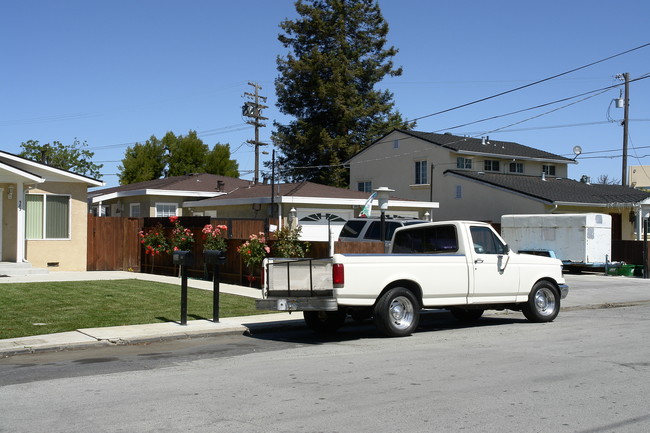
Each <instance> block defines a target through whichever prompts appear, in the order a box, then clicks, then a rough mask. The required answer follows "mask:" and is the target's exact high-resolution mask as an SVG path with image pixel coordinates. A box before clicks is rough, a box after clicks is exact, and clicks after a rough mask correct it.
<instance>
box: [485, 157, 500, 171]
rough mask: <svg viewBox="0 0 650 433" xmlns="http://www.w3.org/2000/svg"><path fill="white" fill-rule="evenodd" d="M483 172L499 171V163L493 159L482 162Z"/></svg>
mask: <svg viewBox="0 0 650 433" xmlns="http://www.w3.org/2000/svg"><path fill="white" fill-rule="evenodd" d="M483 170H485V171H499V161H497V160H494V159H486V160H485V161H484V162H483Z"/></svg>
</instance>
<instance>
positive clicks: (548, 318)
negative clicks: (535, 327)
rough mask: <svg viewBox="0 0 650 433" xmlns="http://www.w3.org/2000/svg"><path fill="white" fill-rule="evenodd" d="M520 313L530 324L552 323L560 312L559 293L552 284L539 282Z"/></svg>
mask: <svg viewBox="0 0 650 433" xmlns="http://www.w3.org/2000/svg"><path fill="white" fill-rule="evenodd" d="M521 311H522V313H524V316H526V319H528V320H530V321H531V322H537V323H542V322H552V321H553V320H554V319H555V318H556V317H557V315H558V313H559V312H560V293H559V292H558V290H557V288H556V287H555V286H554V285H553V284H552V283H550V282H548V281H539V282H538V283H536V284H535V285H534V286H533V290H531V291H530V295H528V301H527V302H526V303H525V304H524V305H523V306H522V308H521Z"/></svg>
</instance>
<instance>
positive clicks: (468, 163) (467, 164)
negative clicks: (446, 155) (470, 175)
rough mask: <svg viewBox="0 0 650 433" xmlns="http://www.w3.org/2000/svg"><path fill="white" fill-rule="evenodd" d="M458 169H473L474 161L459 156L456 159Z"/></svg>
mask: <svg viewBox="0 0 650 433" xmlns="http://www.w3.org/2000/svg"><path fill="white" fill-rule="evenodd" d="M456 168H462V169H470V170H471V168H472V160H471V159H470V158H463V157H462V156H459V157H458V158H456Z"/></svg>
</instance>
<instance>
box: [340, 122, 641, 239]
mask: <svg viewBox="0 0 650 433" xmlns="http://www.w3.org/2000/svg"><path fill="white" fill-rule="evenodd" d="M348 164H349V165H350V185H351V188H353V189H357V190H360V191H368V190H371V189H373V188H375V187H376V186H379V185H382V186H387V187H389V188H392V189H394V190H395V193H394V194H395V195H397V196H400V197H404V198H407V199H412V200H427V199H428V200H429V201H436V202H438V203H440V207H439V208H438V209H436V210H435V211H434V212H433V217H434V219H435V220H446V219H472V220H480V221H486V222H490V223H492V224H494V225H496V226H498V225H499V224H500V221H501V216H502V215H505V214H536V213H542V214H543V213H576V212H578V213H583V212H585V213H586V212H598V213H608V214H611V215H612V234H613V238H614V239H636V238H638V237H639V235H640V233H639V230H638V228H639V227H640V226H641V218H642V215H644V214H646V213H647V212H648V211H650V200H649V198H650V193H648V192H645V191H640V190H637V189H634V188H629V187H624V186H619V185H595V184H589V183H581V182H577V181H575V180H570V179H568V166H569V165H570V164H576V161H575V160H574V159H570V158H566V157H563V156H560V155H555V154H552V153H549V152H545V151H543V150H538V149H534V148H531V147H528V146H524V145H522V144H519V143H514V142H505V141H497V140H491V139H490V138H489V137H485V138H470V137H462V136H456V135H451V134H448V133H447V134H435V133H427V132H418V131H404V130H394V131H392V132H390V133H389V134H387V135H386V136H384V137H382V138H380V139H378V140H377V141H376V142H374V143H372V144H371V145H370V146H368V147H367V148H365V149H364V150H362V151H361V152H359V153H358V154H356V155H355V156H353V157H352V158H350V160H349V161H348Z"/></svg>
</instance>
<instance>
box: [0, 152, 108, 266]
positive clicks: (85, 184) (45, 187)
mask: <svg viewBox="0 0 650 433" xmlns="http://www.w3.org/2000/svg"><path fill="white" fill-rule="evenodd" d="M101 185H103V182H101V181H99V180H97V179H92V178H89V177H86V176H82V175H78V174H75V173H71V172H68V171H65V170H60V169H58V168H54V167H50V166H48V165H46V164H41V163H38V162H34V161H30V160H28V159H25V158H21V157H19V156H17V155H13V154H10V153H7V152H3V151H0V218H1V219H2V223H1V224H0V232H1V234H0V237H1V238H2V242H0V257H1V258H2V265H1V266H0V274H2V275H20V274H26V273H30V272H33V271H35V269H49V270H61V271H85V270H86V245H87V213H88V210H87V205H86V194H87V193H88V188H89V187H95V186H101Z"/></svg>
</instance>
